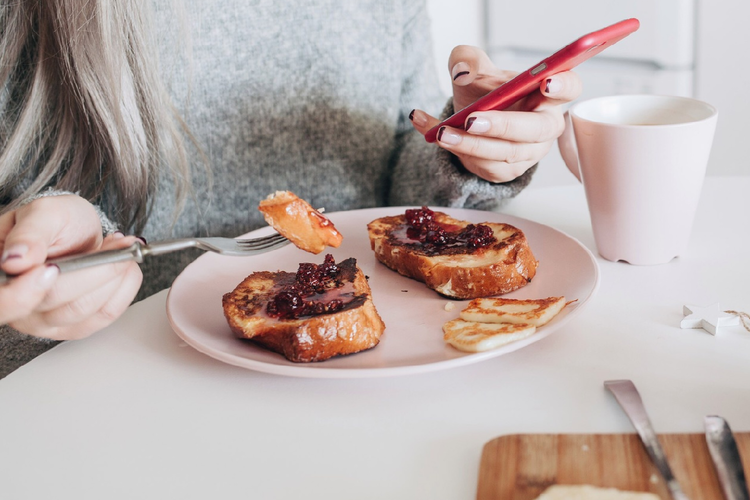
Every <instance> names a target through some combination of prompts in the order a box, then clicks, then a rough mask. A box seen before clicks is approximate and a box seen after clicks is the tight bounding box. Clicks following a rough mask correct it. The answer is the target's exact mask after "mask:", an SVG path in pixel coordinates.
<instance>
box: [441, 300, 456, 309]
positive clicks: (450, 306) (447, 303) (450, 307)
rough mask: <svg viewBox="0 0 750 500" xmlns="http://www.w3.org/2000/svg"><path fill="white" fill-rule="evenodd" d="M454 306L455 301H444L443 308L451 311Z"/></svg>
mask: <svg viewBox="0 0 750 500" xmlns="http://www.w3.org/2000/svg"><path fill="white" fill-rule="evenodd" d="M455 308H456V304H455V303H453V302H446V303H445V308H444V309H445V310H446V311H452V310H453V309H455Z"/></svg>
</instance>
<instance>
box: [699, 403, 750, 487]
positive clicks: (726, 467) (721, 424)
mask: <svg viewBox="0 0 750 500" xmlns="http://www.w3.org/2000/svg"><path fill="white" fill-rule="evenodd" d="M704 424H705V427H706V443H707V444H708V451H709V453H710V454H711V460H713V462H714V467H715V468H716V476H717V477H718V478H719V484H720V485H721V489H722V490H723V491H724V497H725V498H726V499H727V500H750V496H748V491H747V481H746V480H745V471H744V469H743V467H742V457H741V456H740V452H739V450H738V449H737V442H736V441H735V440H734V434H732V429H730V428H729V424H728V423H727V421H726V420H724V419H723V418H722V417H720V416H718V415H708V416H706V418H705V420H704Z"/></svg>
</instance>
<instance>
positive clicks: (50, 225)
mask: <svg viewBox="0 0 750 500" xmlns="http://www.w3.org/2000/svg"><path fill="white" fill-rule="evenodd" d="M134 239H135V238H134V237H132V236H130V237H125V236H123V235H122V234H121V233H115V234H113V235H110V236H108V237H106V238H102V228H101V223H100V221H99V217H98V215H97V214H96V211H95V210H94V207H93V206H92V205H91V204H90V203H89V202H88V201H86V200H84V199H83V198H80V197H78V196H74V195H63V196H49V197H43V198H39V199H37V200H34V201H33V202H31V203H29V204H28V205H24V206H23V207H21V208H19V209H18V210H15V211H13V212H9V213H6V214H4V215H2V216H0V250H2V257H1V258H0V268H2V270H3V271H5V272H6V273H8V274H12V275H17V276H16V277H15V278H13V279H11V280H10V281H9V282H8V283H6V284H5V285H0V323H2V324H9V325H11V326H12V327H13V328H15V329H17V330H19V331H21V332H24V333H28V334H30V335H35V336H37V337H45V338H50V339H55V340H70V339H77V338H82V337H87V336H88V335H91V334H92V333H94V332H96V331H98V330H101V329H102V328H104V327H105V326H107V325H109V324H110V323H112V322H113V321H114V320H115V319H117V318H118V317H119V316H120V315H121V314H122V313H123V312H124V311H125V309H127V307H128V306H129V305H130V303H131V302H132V300H133V298H134V297H135V295H136V293H137V292H138V289H139V288H140V285H141V281H142V278H143V276H142V274H141V270H140V268H139V267H138V265H137V264H136V263H134V262H126V263H120V264H109V265H104V266H98V267H94V268H91V269H85V270H81V271H76V272H72V273H68V274H65V275H59V271H58V269H57V267H55V266H54V265H45V264H44V262H45V260H47V259H50V258H57V257H62V256H65V255H71V254H76V253H83V252H93V251H100V250H109V249H115V248H122V247H126V246H128V245H131V244H132V243H133V241H134Z"/></svg>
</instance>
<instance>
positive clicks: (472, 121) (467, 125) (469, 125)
mask: <svg viewBox="0 0 750 500" xmlns="http://www.w3.org/2000/svg"><path fill="white" fill-rule="evenodd" d="M476 119H477V118H476V117H475V116H472V117H471V118H469V119H468V120H466V128H465V129H464V130H466V131H467V132H468V131H469V129H470V128H471V124H472V123H474V120H476Z"/></svg>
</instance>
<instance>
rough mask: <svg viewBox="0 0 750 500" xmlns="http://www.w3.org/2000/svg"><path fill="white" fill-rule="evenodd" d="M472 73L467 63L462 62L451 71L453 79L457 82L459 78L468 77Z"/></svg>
mask: <svg viewBox="0 0 750 500" xmlns="http://www.w3.org/2000/svg"><path fill="white" fill-rule="evenodd" d="M470 71H471V67H470V66H469V65H468V64H467V63H465V62H460V63H456V65H455V66H453V69H452V70H451V76H452V77H453V81H454V82H455V81H456V79H457V78H460V77H462V76H464V75H468V74H469V73H470Z"/></svg>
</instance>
